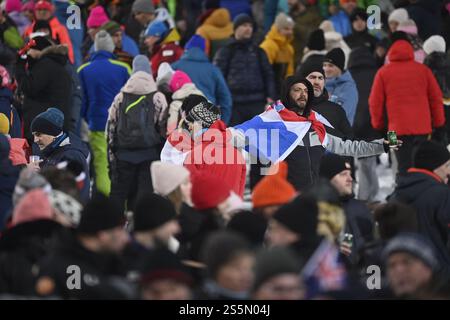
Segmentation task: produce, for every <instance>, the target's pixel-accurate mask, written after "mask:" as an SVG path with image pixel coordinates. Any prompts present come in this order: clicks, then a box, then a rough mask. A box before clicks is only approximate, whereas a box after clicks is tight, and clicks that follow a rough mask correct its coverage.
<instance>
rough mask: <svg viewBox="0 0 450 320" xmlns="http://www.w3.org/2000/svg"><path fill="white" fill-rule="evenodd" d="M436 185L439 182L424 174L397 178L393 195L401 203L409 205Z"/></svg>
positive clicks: (412, 174) (418, 173) (411, 174)
mask: <svg viewBox="0 0 450 320" xmlns="http://www.w3.org/2000/svg"><path fill="white" fill-rule="evenodd" d="M437 183H439V182H437V181H436V180H435V179H434V178H433V177H431V176H428V175H426V174H425V173H420V172H417V173H410V174H408V175H406V176H403V177H400V178H399V181H398V185H397V188H396V189H395V195H396V196H397V197H398V198H399V199H401V200H402V201H406V202H407V203H410V202H413V201H414V200H416V199H417V198H418V197H420V195H421V194H423V193H424V192H425V191H426V190H427V189H429V188H430V187H432V186H433V185H436V184H437Z"/></svg>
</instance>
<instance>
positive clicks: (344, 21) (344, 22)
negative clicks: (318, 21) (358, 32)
mask: <svg viewBox="0 0 450 320" xmlns="http://www.w3.org/2000/svg"><path fill="white" fill-rule="evenodd" d="M328 20H330V21H331V22H332V23H333V27H334V30H335V31H336V32H339V33H340V34H342V37H346V36H348V35H350V34H351V33H352V26H351V24H350V19H349V17H348V15H347V14H346V13H345V12H344V11H343V10H340V11H339V12H338V13H336V14H335V15H334V16H331V17H330V18H329V19H328Z"/></svg>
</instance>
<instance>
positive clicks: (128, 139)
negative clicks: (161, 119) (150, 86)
mask: <svg viewBox="0 0 450 320" xmlns="http://www.w3.org/2000/svg"><path fill="white" fill-rule="evenodd" d="M154 94H155V92H152V93H150V94H148V95H136V94H131V93H125V92H124V93H123V100H122V103H121V104H120V105H119V114H118V123H117V148H120V149H148V148H152V147H155V146H156V145H158V144H159V143H160V142H161V139H160V135H159V133H158V131H157V129H156V125H155V121H154V116H155V105H154V104H153V96H154Z"/></svg>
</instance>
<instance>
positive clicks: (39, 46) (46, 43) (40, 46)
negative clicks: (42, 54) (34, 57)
mask: <svg viewBox="0 0 450 320" xmlns="http://www.w3.org/2000/svg"><path fill="white" fill-rule="evenodd" d="M32 40H33V41H34V42H35V43H36V44H35V45H34V46H33V47H32V49H36V50H39V51H42V50H44V49H45V48H47V47H50V46H52V45H54V43H53V42H52V41H51V40H50V39H49V38H48V37H42V36H37V37H34V38H33V39H32Z"/></svg>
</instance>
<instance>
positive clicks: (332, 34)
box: [323, 31, 344, 44]
mask: <svg viewBox="0 0 450 320" xmlns="http://www.w3.org/2000/svg"><path fill="white" fill-rule="evenodd" d="M323 35H324V37H325V44H326V43H328V42H339V41H341V40H343V39H344V38H343V37H342V34H340V33H339V32H336V31H328V32H325V33H324V34H323Z"/></svg>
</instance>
